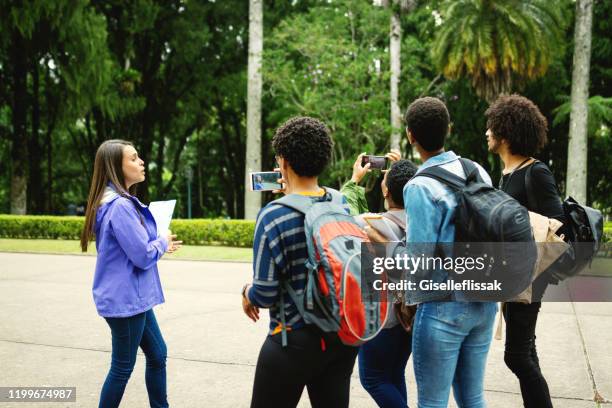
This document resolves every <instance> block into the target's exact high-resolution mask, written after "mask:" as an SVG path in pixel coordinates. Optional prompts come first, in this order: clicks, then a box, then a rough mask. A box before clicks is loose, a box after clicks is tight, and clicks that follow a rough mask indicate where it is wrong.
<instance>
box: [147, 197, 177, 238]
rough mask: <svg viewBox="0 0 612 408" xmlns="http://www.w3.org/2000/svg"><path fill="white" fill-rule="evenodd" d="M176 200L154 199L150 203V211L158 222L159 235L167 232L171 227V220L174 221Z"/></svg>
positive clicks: (156, 222)
mask: <svg viewBox="0 0 612 408" xmlns="http://www.w3.org/2000/svg"><path fill="white" fill-rule="evenodd" d="M175 205H176V200H168V201H153V202H152V203H151V204H149V211H151V214H153V218H155V224H157V236H158V237H159V236H161V235H164V234H166V232H168V230H169V229H170V221H172V213H174V206H175Z"/></svg>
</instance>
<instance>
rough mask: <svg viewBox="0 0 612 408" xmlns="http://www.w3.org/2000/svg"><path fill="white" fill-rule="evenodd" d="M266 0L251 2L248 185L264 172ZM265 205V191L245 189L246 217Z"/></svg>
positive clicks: (249, 216) (254, 216)
mask: <svg viewBox="0 0 612 408" xmlns="http://www.w3.org/2000/svg"><path fill="white" fill-rule="evenodd" d="M262 2H263V0H250V1H249V61H248V69H247V70H248V76H247V78H248V85H247V146H246V162H245V186H248V185H249V182H250V181H249V172H251V171H261V89H262V75H261V54H262V49H263V7H262ZM260 208H261V194H258V193H252V192H249V191H248V190H247V189H246V188H245V192H244V218H245V219H255V218H256V217H257V213H258V212H259V209H260Z"/></svg>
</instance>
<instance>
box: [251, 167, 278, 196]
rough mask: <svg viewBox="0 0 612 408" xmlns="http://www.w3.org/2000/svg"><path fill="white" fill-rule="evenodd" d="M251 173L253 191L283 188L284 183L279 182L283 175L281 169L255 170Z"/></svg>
mask: <svg viewBox="0 0 612 408" xmlns="http://www.w3.org/2000/svg"><path fill="white" fill-rule="evenodd" d="M249 175H250V177H249V180H250V181H251V191H273V190H280V189H282V188H283V185H282V184H281V183H279V182H278V179H279V178H281V177H282V175H281V173H280V171H253V172H251V173H249Z"/></svg>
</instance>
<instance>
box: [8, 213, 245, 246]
mask: <svg viewBox="0 0 612 408" xmlns="http://www.w3.org/2000/svg"><path fill="white" fill-rule="evenodd" d="M83 220H84V217H70V216H67V217H57V216H48V215H40V216H39V215H0V238H25V239H80V236H81V229H82V228H83ZM170 229H171V230H172V232H173V233H175V234H177V235H178V237H179V239H181V240H182V241H183V242H184V243H185V244H186V245H227V246H236V247H251V246H253V232H254V229H255V223H254V222H253V221H246V220H209V219H195V220H173V221H172V224H171V225H170Z"/></svg>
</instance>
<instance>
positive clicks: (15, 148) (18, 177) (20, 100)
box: [11, 33, 28, 215]
mask: <svg viewBox="0 0 612 408" xmlns="http://www.w3.org/2000/svg"><path fill="white" fill-rule="evenodd" d="M12 54H13V56H12V65H13V106H12V114H13V115H12V124H13V132H12V134H11V136H12V138H11V142H12V143H11V214H19V215H24V214H25V213H26V210H27V160H28V148H27V140H28V135H27V130H26V128H27V111H28V106H27V91H28V90H27V76H28V71H27V68H28V58H27V54H26V50H25V41H24V40H23V37H22V36H21V35H20V34H19V33H14V34H13V44H12Z"/></svg>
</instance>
